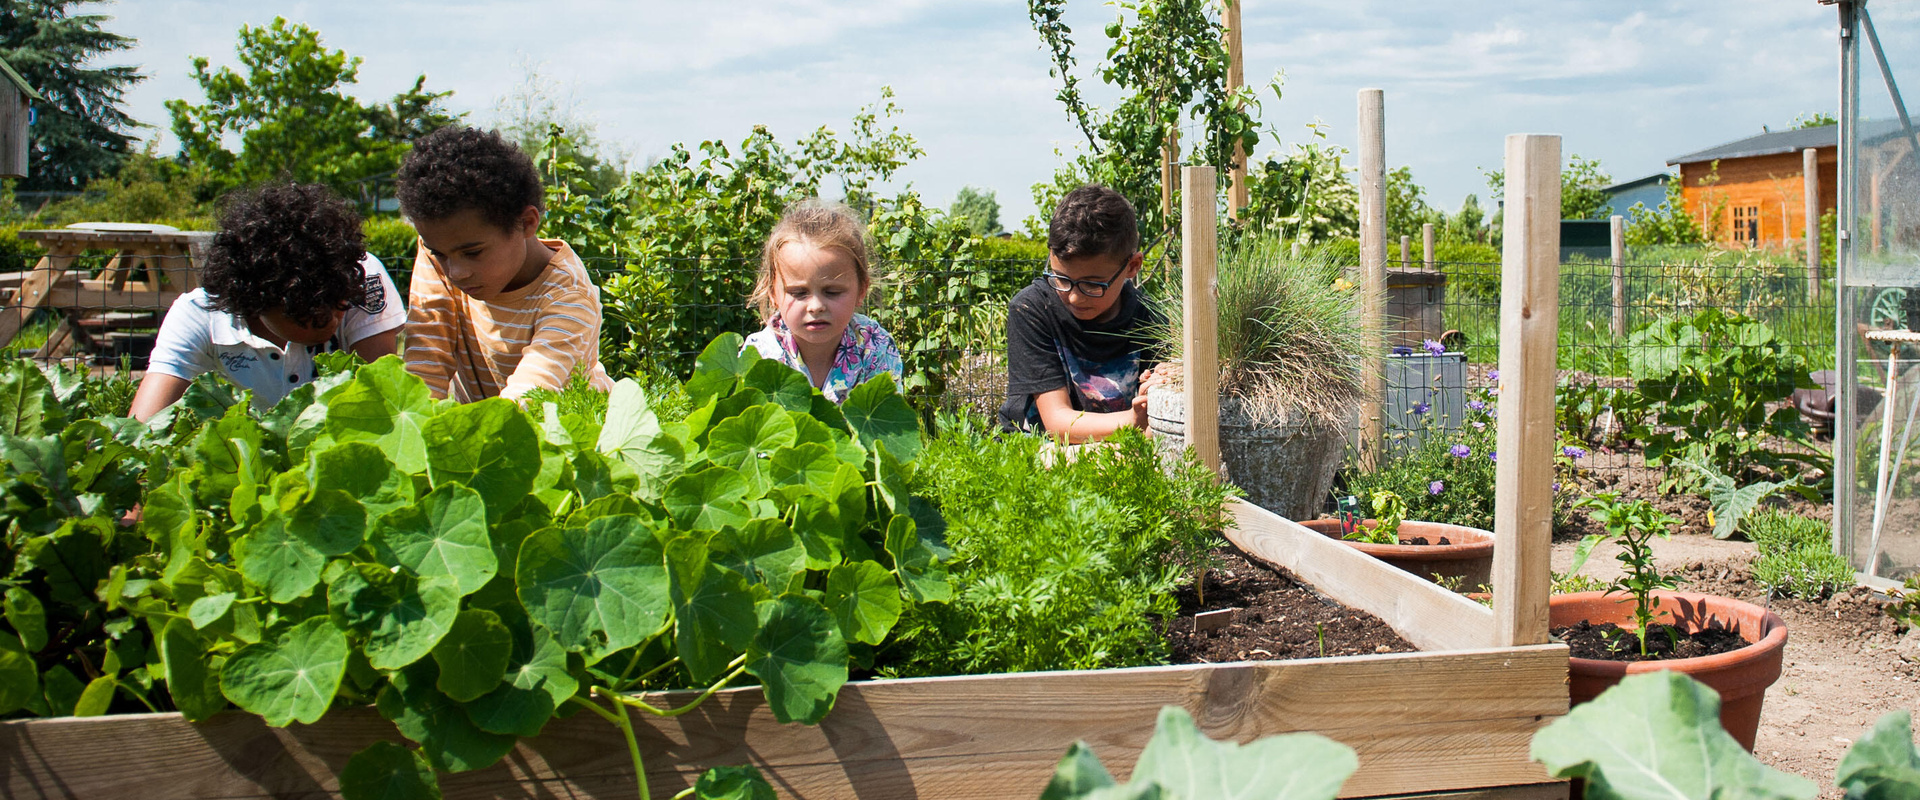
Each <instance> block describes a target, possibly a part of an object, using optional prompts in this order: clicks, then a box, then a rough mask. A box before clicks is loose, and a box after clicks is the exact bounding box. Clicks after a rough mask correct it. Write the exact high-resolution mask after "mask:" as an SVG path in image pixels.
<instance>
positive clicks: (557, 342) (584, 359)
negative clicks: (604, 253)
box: [500, 270, 600, 400]
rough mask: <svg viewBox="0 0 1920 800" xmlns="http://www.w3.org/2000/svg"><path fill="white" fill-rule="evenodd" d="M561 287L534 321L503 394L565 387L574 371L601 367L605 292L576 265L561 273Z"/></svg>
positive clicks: (514, 397) (513, 395) (516, 395)
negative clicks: (577, 271)
mask: <svg viewBox="0 0 1920 800" xmlns="http://www.w3.org/2000/svg"><path fill="white" fill-rule="evenodd" d="M557 277H558V279H559V282H560V287H559V290H558V291H556V292H555V293H554V294H553V296H552V297H551V298H550V299H549V300H548V301H547V305H546V307H545V308H542V309H541V313H540V315H539V316H538V317H536V318H535V319H534V321H533V331H532V338H531V339H529V340H528V342H527V346H526V348H525V349H523V350H521V351H520V364H519V365H518V366H516V367H514V369H513V374H512V375H509V376H507V385H506V386H504V387H502V388H501V390H500V396H501V397H505V398H507V399H509V400H519V399H520V398H521V397H523V396H525V395H526V393H527V392H531V391H533V390H534V389H551V390H553V391H556V392H558V391H561V390H562V389H565V388H566V385H567V379H568V378H570V377H572V375H573V372H574V370H576V369H581V368H585V369H588V370H594V371H595V372H598V369H597V367H598V366H599V358H598V353H599V346H600V291H599V290H598V289H597V288H595V287H594V286H593V284H591V283H588V282H587V281H586V278H585V276H583V275H580V274H578V273H575V272H573V271H571V270H567V271H563V272H561V273H559V276H557Z"/></svg>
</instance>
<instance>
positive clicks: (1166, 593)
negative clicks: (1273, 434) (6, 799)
mask: <svg viewBox="0 0 1920 800" xmlns="http://www.w3.org/2000/svg"><path fill="white" fill-rule="evenodd" d="M939 427H940V429H941V430H942V434H941V436H940V437H939V438H937V439H935V440H934V441H933V442H932V444H930V445H929V446H928V448H927V451H926V452H925V453H924V454H922V455H921V456H920V462H919V463H920V466H919V470H918V471H919V475H920V480H921V482H922V483H923V484H924V486H923V487H922V488H921V489H919V490H918V491H920V492H923V493H925V494H926V495H927V496H928V497H929V498H931V499H932V500H933V501H934V502H935V503H936V504H937V505H938V506H939V507H940V511H941V513H942V514H943V515H944V516H945V517H946V519H947V526H948V527H947V546H949V547H951V548H953V555H952V556H951V558H950V559H949V561H948V564H949V567H950V570H951V575H952V579H953V582H954V598H953V601H952V602H951V603H947V604H943V605H938V606H935V605H920V606H915V607H914V609H913V610H912V611H911V612H909V614H908V616H907V617H903V618H902V620H901V625H902V628H901V630H902V631H903V633H902V635H901V637H902V638H901V645H902V648H903V649H902V651H900V652H897V653H892V654H888V656H889V657H888V658H887V659H886V663H884V664H883V666H882V669H881V671H882V672H883V673H885V674H892V675H961V674H976V673H993V672H1016V671H1024V670H1056V669H1095V668H1101V667H1127V666H1140V665H1145V664H1156V663H1162V662H1163V661H1164V660H1165V658H1166V653H1167V644H1166V639H1165V637H1164V635H1163V634H1162V632H1161V625H1162V621H1163V620H1165V619H1167V618H1169V617H1172V616H1173V615H1174V613H1175V612H1176V609H1177V607H1176V605H1175V601H1174V597H1173V591H1174V589H1175V587H1176V586H1178V585H1179V584H1180V583H1181V581H1182V580H1183V578H1184V577H1185V575H1186V574H1187V572H1188V571H1189V570H1190V569H1191V568H1192V567H1194V566H1201V567H1204V566H1205V554H1207V553H1210V552H1211V547H1212V545H1213V544H1214V543H1215V542H1217V541H1218V536H1217V535H1216V534H1215V533H1214V532H1215V531H1217V530H1218V529H1219V528H1220V527H1221V526H1222V525H1223V524H1224V517H1223V515H1222V506H1223V504H1224V503H1225V500H1226V496H1227V492H1228V491H1229V490H1228V489H1226V488H1224V486H1222V485H1220V484H1218V483H1216V482H1215V481H1214V480H1212V479H1211V476H1210V475H1209V474H1208V473H1207V472H1206V470H1205V468H1204V467H1200V466H1198V464H1197V462H1195V461H1192V460H1191V459H1189V460H1187V461H1185V462H1183V463H1182V464H1181V465H1180V466H1179V467H1178V468H1177V469H1176V470H1175V471H1174V474H1173V476H1172V477H1169V476H1168V474H1167V473H1166V472H1165V471H1163V469H1162V462H1161V460H1160V457H1159V456H1158V455H1157V454H1156V453H1155V452H1154V447H1153V444H1152V443H1151V442H1149V441H1148V440H1147V439H1146V437H1145V436H1143V435H1141V434H1140V433H1139V432H1138V431H1136V430H1133V429H1126V430H1124V431H1122V432H1121V434H1119V435H1117V436H1115V437H1113V438H1112V439H1110V440H1109V442H1108V444H1105V445H1102V446H1098V447H1091V448H1080V449H1076V450H1072V451H1067V450H1062V449H1057V448H1056V446H1055V445H1052V444H1050V443H1048V442H1047V441H1046V440H1044V439H1042V438H1040V437H1036V436H1026V435H1009V436H1004V437H998V438H996V436H995V435H994V433H993V432H992V430H991V428H990V427H988V426H987V425H986V424H985V423H982V422H978V421H974V420H971V419H966V418H946V419H943V420H942V421H941V424H940V426H939Z"/></svg>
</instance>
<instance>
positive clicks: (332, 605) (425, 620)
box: [327, 563, 460, 670]
mask: <svg viewBox="0 0 1920 800" xmlns="http://www.w3.org/2000/svg"><path fill="white" fill-rule="evenodd" d="M459 612H460V594H459V592H458V591H456V590H455V589H454V587H453V583H452V582H451V581H449V580H447V579H445V578H438V579H427V580H421V579H419V578H416V577H414V575H413V573H410V572H407V571H405V570H400V571H394V570H390V569H387V568H385V567H382V566H380V565H378V564H365V563H362V564H354V565H352V566H350V567H348V568H347V569H344V570H341V571H340V574H339V575H336V576H334V577H333V582H332V583H330V584H328V586H327V613H328V615H329V616H330V617H331V618H332V620H333V623H334V624H336V625H339V626H340V627H342V628H345V629H347V630H350V631H354V632H356V633H359V634H361V635H362V636H365V637H366V645H365V650H366V654H367V662H368V663H370V664H372V665H373V667H374V668H375V669H383V670H391V669H399V668H401V667H404V666H406V665H408V664H412V663H413V662H415V661H418V660H420V659H422V658H424V657H426V655H427V654H428V653H431V652H433V648H434V646H435V645H437V644H439V643H440V639H441V637H443V636H446V635H447V631H448V629H450V628H452V627H453V620H454V617H455V616H456V615H458V614H459Z"/></svg>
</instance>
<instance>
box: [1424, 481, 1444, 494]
mask: <svg viewBox="0 0 1920 800" xmlns="http://www.w3.org/2000/svg"><path fill="white" fill-rule="evenodd" d="M1446 490H1447V485H1446V484H1444V483H1441V482H1439V481H1434V482H1432V483H1429V484H1427V494H1439V493H1441V492H1444V491H1446Z"/></svg>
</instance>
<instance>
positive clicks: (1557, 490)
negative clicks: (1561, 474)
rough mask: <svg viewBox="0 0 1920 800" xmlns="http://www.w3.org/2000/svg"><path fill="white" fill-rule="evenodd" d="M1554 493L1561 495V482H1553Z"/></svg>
mask: <svg viewBox="0 0 1920 800" xmlns="http://www.w3.org/2000/svg"><path fill="white" fill-rule="evenodd" d="M1553 493H1554V494H1559V493H1560V482H1559V481H1554V482H1553Z"/></svg>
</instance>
